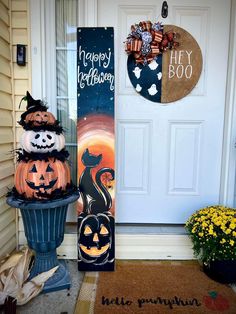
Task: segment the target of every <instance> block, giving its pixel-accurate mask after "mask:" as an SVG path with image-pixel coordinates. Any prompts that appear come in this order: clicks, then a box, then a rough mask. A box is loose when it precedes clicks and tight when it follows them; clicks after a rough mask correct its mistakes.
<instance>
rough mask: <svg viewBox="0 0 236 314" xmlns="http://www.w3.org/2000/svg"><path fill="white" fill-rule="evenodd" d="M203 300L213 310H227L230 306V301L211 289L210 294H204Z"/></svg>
mask: <svg viewBox="0 0 236 314" xmlns="http://www.w3.org/2000/svg"><path fill="white" fill-rule="evenodd" d="M203 302H204V303H205V305H206V307H207V308H208V309H210V310H212V311H218V312H221V311H226V310H228V309H229V307H230V305H229V301H228V300H227V299H226V298H225V297H223V296H222V295H221V294H219V293H217V292H216V291H210V292H209V295H208V296H204V297H203Z"/></svg>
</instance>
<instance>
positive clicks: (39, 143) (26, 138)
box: [20, 130, 65, 153]
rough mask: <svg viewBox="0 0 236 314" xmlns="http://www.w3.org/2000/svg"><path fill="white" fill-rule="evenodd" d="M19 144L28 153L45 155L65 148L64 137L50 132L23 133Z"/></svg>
mask: <svg viewBox="0 0 236 314" xmlns="http://www.w3.org/2000/svg"><path fill="white" fill-rule="evenodd" d="M20 143H21V146H22V148H23V149H24V150H25V151H26V152H28V153H47V152H52V151H53V150H57V151H61V150H62V149H63V148H64V147H65V137H64V135H63V134H56V132H52V131H39V132H34V131H31V130H29V131H24V132H23V134H22V136H21V140H20Z"/></svg>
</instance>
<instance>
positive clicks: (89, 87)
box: [77, 27, 115, 271]
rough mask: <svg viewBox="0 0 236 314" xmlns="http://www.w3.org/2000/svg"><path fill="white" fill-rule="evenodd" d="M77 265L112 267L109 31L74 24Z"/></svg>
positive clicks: (111, 62)
mask: <svg viewBox="0 0 236 314" xmlns="http://www.w3.org/2000/svg"><path fill="white" fill-rule="evenodd" d="M77 67H78V72H77V87H78V88H77V92H78V97H77V104H78V123H77V135H78V182H79V190H80V193H81V197H80V200H79V201H78V269H79V270H82V271H99V270H101V271H111V270H114V251H115V249H114V246H115V242H114V238H115V237H114V233H115V229H114V224H115V221H114V215H115V194H114V191H115V174H114V168H115V152H114V150H115V143H114V31H113V28H112V27H96V28H94V27H82V28H78V29H77Z"/></svg>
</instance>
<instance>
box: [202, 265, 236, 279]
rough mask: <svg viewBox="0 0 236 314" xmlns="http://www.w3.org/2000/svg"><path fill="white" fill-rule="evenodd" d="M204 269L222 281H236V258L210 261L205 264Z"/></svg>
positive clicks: (210, 275) (213, 277) (212, 277)
mask: <svg viewBox="0 0 236 314" xmlns="http://www.w3.org/2000/svg"><path fill="white" fill-rule="evenodd" d="M203 271H204V272H205V274H206V275H207V276H208V277H210V278H211V279H213V280H215V281H218V282H220V283H236V260H222V261H218V260H215V261H210V262H209V264H207V265H205V264H203Z"/></svg>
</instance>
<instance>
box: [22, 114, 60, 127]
mask: <svg viewBox="0 0 236 314" xmlns="http://www.w3.org/2000/svg"><path fill="white" fill-rule="evenodd" d="M24 122H25V123H30V124H31V125H33V126H41V125H52V124H54V123H55V122H56V118H55V117H54V115H53V114H52V113H51V112H47V111H35V112H31V113H28V114H27V115H26V117H25V121H24Z"/></svg>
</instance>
